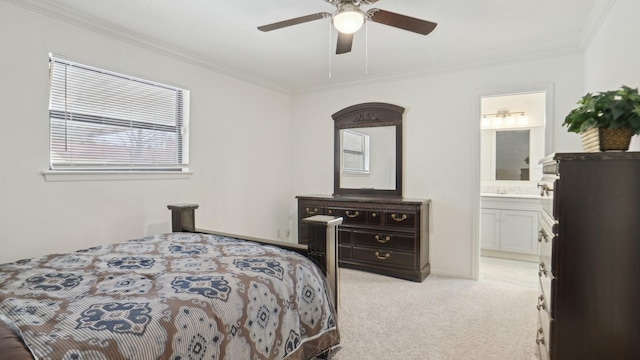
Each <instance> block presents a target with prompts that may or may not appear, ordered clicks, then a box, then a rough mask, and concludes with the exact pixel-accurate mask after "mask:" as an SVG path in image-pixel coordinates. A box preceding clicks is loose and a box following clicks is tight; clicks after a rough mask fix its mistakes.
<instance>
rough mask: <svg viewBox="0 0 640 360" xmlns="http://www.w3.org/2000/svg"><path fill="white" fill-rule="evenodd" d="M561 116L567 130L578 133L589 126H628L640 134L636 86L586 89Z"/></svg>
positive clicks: (620, 127) (610, 127)
mask: <svg viewBox="0 0 640 360" xmlns="http://www.w3.org/2000/svg"><path fill="white" fill-rule="evenodd" d="M577 104H578V106H577V107H576V108H575V109H573V110H571V112H570V113H569V115H567V117H566V118H565V119H564V123H563V124H562V125H563V126H566V127H567V130H568V131H570V132H575V133H581V132H583V131H585V130H587V129H589V128H609V129H622V128H629V129H632V130H633V133H634V134H640V94H638V88H635V89H633V88H630V87H628V86H624V85H623V86H622V87H621V88H620V89H617V90H611V91H604V92H599V93H593V94H592V93H587V94H586V95H585V96H583V97H582V98H581V99H580V100H579V101H578V103H577Z"/></svg>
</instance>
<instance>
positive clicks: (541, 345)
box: [536, 311, 550, 360]
mask: <svg viewBox="0 0 640 360" xmlns="http://www.w3.org/2000/svg"><path fill="white" fill-rule="evenodd" d="M542 313H544V311H538V332H537V334H536V344H537V345H538V358H539V359H540V360H549V348H548V346H549V345H548V344H549V331H550V326H549V325H550V322H549V321H548V319H546V318H544V314H542Z"/></svg>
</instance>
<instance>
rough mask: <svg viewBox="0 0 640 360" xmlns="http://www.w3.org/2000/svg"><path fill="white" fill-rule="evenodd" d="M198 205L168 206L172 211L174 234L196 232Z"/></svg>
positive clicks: (172, 229)
mask: <svg viewBox="0 0 640 360" xmlns="http://www.w3.org/2000/svg"><path fill="white" fill-rule="evenodd" d="M198 206H199V205H198V204H176V205H167V208H169V210H171V231H172V232H193V231H195V230H196V218H195V210H196V209H197V208H198Z"/></svg>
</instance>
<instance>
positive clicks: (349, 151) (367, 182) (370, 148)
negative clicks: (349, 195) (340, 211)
mask: <svg viewBox="0 0 640 360" xmlns="http://www.w3.org/2000/svg"><path fill="white" fill-rule="evenodd" d="M340 153H341V157H340V158H341V162H340V187H342V188H345V189H381V190H392V189H395V188H396V127H395V126H380V127H361V128H353V129H342V130H340Z"/></svg>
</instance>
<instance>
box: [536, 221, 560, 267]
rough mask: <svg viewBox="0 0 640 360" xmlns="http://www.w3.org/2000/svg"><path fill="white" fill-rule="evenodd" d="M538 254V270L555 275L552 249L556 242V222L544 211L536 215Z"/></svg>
mask: <svg viewBox="0 0 640 360" xmlns="http://www.w3.org/2000/svg"><path fill="white" fill-rule="evenodd" d="M538 224H539V231H538V254H540V266H541V268H540V270H544V271H546V272H549V273H551V275H553V276H555V275H556V271H555V270H556V269H555V266H554V265H555V264H554V263H553V247H554V243H555V242H556V241H557V235H556V234H555V233H556V231H555V229H556V224H557V223H556V221H555V220H552V219H551V218H550V217H549V215H547V214H546V212H545V211H541V212H540V213H539V215H538Z"/></svg>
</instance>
